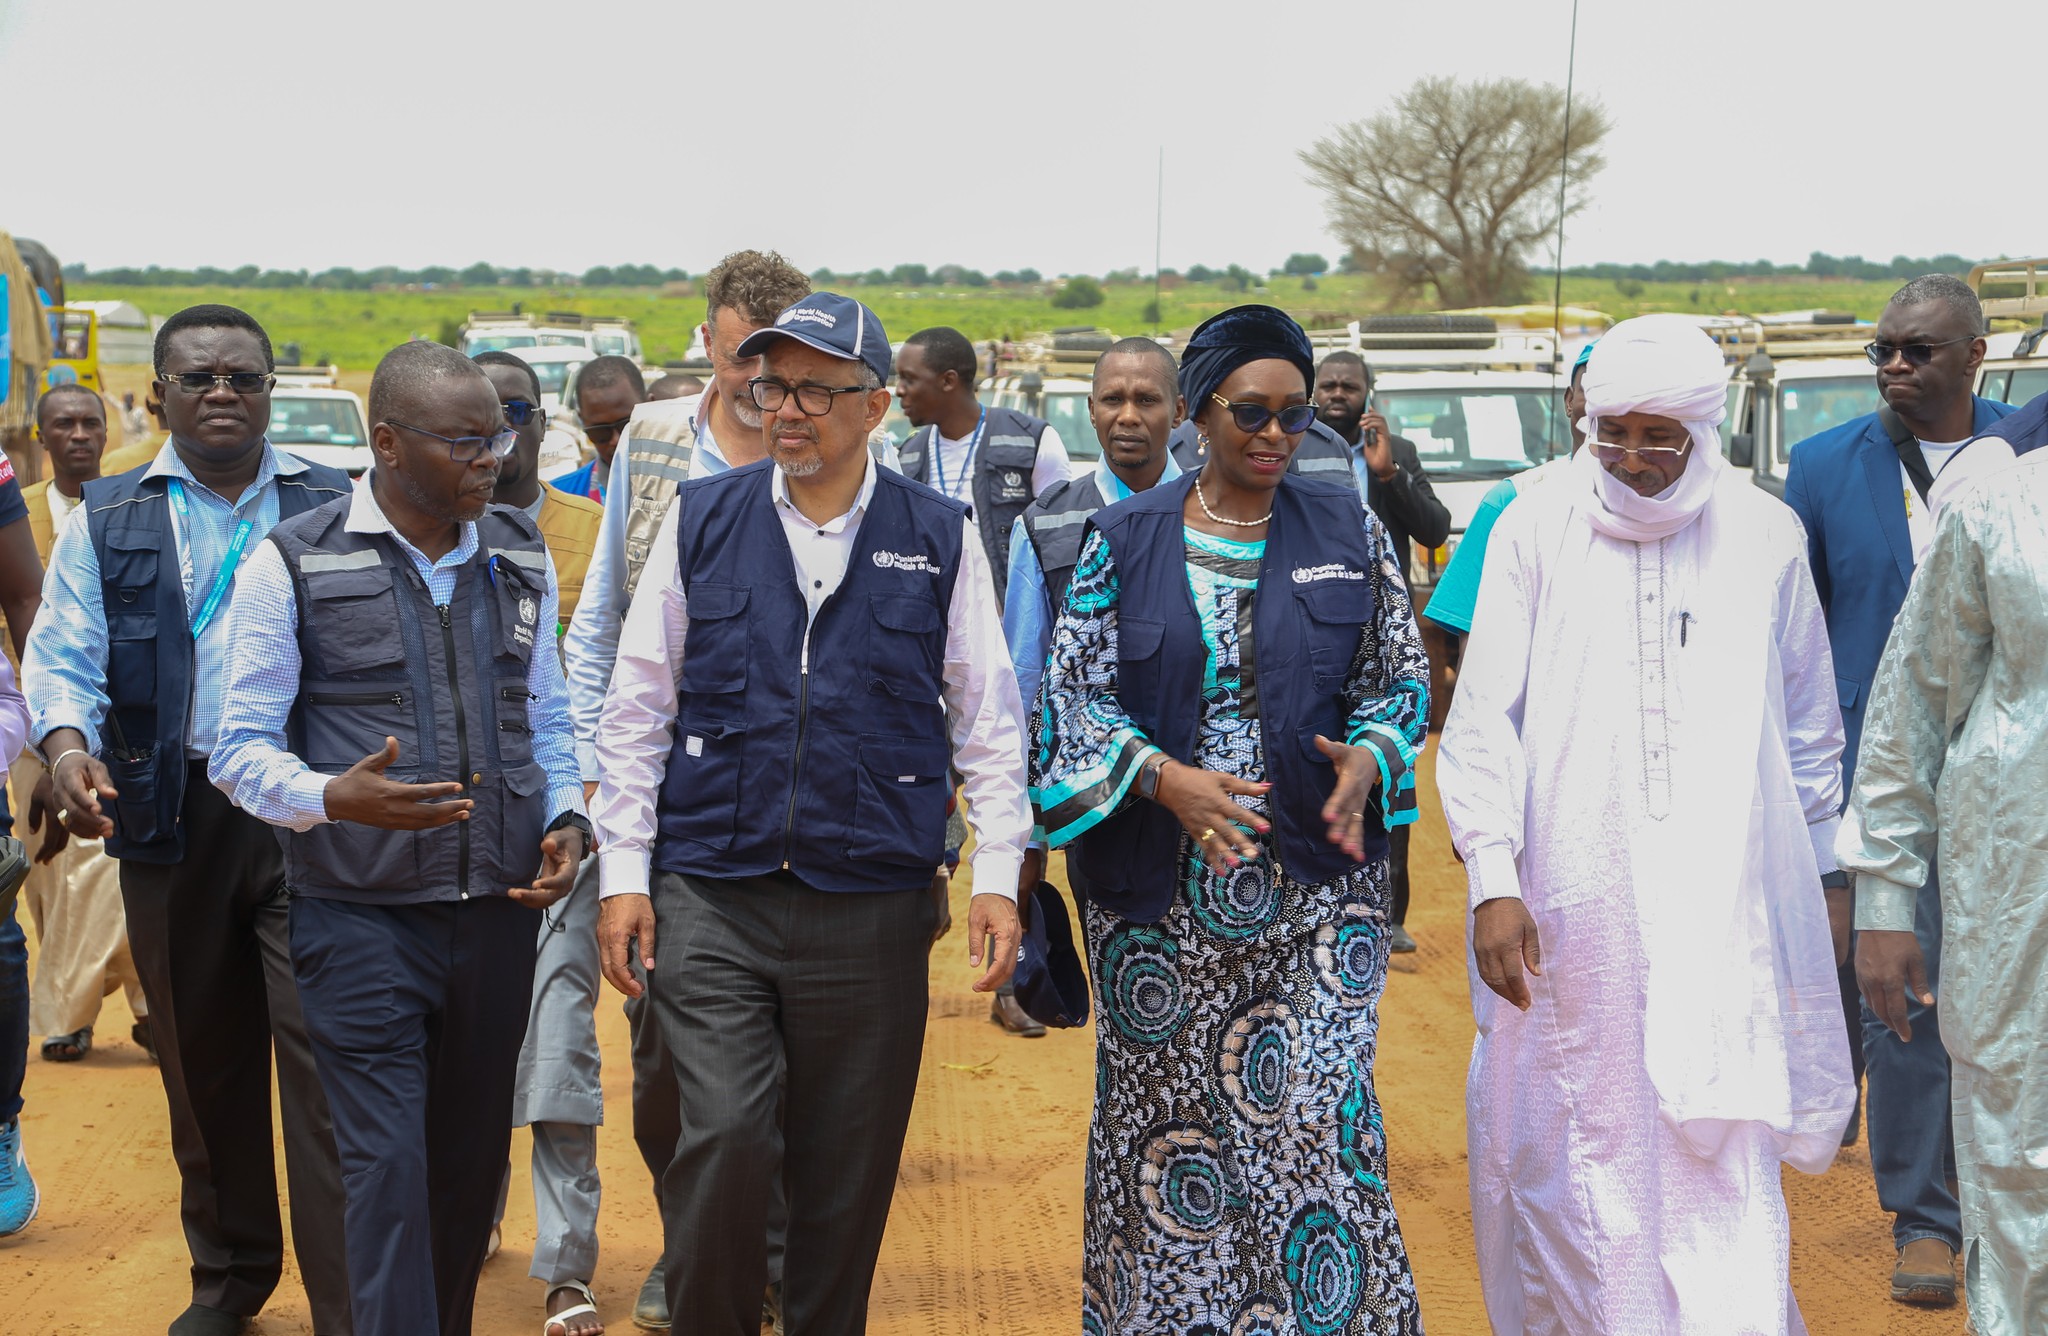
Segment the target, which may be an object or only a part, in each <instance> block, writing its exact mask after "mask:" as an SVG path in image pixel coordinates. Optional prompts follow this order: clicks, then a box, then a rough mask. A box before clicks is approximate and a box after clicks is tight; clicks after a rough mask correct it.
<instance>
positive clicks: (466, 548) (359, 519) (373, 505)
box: [342, 470, 476, 572]
mask: <svg viewBox="0 0 2048 1336" xmlns="http://www.w3.org/2000/svg"><path fill="white" fill-rule="evenodd" d="M374 475H375V470H372V471H371V472H369V473H365V474H364V475H363V476H362V477H360V478H357V479H356V486H355V493H354V494H353V495H352V496H351V497H350V498H349V503H348V519H347V521H345V522H344V523H343V525H342V527H343V528H344V529H346V530H347V531H348V532H349V533H382V534H390V535H391V537H392V538H393V539H395V540H397V543H398V545H399V546H400V547H401V548H404V549H405V554H406V555H407V556H409V557H411V558H412V560H413V564H414V565H415V566H417V567H419V569H420V570H421V571H422V572H426V571H434V570H446V569H449V568H450V567H454V566H460V565H462V564H463V563H464V562H466V561H468V560H469V559H470V558H471V557H473V556H475V555H476V525H475V524H474V523H472V522H471V521H469V520H464V521H463V522H462V538H461V539H460V541H458V542H457V543H456V544H455V546H454V547H453V548H451V549H450V550H449V552H448V554H447V555H446V556H444V557H442V558H441V559H440V560H439V561H430V560H428V559H427V554H426V553H424V552H422V551H420V550H419V549H418V548H416V547H414V546H413V545H412V544H411V543H409V542H407V541H406V537H405V535H404V534H402V533H400V532H399V531H398V530H397V529H395V528H393V527H392V524H391V518H390V516H388V515H386V514H385V513H384V507H382V506H380V505H378V504H377V494H376V493H375V492H373V491H372V490H370V479H371V477H373V476H374Z"/></svg>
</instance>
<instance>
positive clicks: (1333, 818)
mask: <svg viewBox="0 0 2048 1336" xmlns="http://www.w3.org/2000/svg"><path fill="white" fill-rule="evenodd" d="M1316 750H1317V751H1319V752H1321V753H1322V754H1323V755H1325V756H1327V757H1329V758H1330V760H1331V762H1332V763H1333V764H1335V765H1336V767H1337V784H1336V787H1335V788H1333V789H1331V790H1330V800H1329V801H1328V802H1326V803H1324V804H1323V824H1324V826H1326V827H1328V829H1329V839H1330V843H1332V844H1334V845H1337V846H1339V847H1340V848H1342V849H1343V850H1344V852H1345V853H1347V854H1350V855H1351V856H1352V857H1353V858H1355V859H1357V860H1358V861H1359V862H1361V863H1363V862H1364V861H1365V800H1366V799H1367V798H1369V797H1371V796H1372V791H1373V789H1374V787H1375V786H1377V785H1378V784H1379V782H1380V763H1379V762H1378V761H1376V760H1374V759H1373V756H1372V752H1371V751H1370V750H1369V749H1367V748H1365V747H1347V746H1345V745H1344V744H1343V743H1341V742H1332V741H1330V740H1329V739H1328V738H1326V737H1324V736H1323V735H1322V734H1320V733H1318V734H1316Z"/></svg>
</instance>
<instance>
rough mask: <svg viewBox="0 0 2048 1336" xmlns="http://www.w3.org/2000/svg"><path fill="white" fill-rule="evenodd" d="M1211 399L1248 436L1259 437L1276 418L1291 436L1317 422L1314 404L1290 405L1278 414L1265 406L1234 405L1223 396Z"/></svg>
mask: <svg viewBox="0 0 2048 1336" xmlns="http://www.w3.org/2000/svg"><path fill="white" fill-rule="evenodd" d="M1209 397H1210V398H1211V399H1213V400H1215V401H1216V402H1217V403H1219V404H1222V405H1223V407H1224V408H1225V409H1227V410H1229V413H1230V420H1231V421H1232V422H1235V423H1236V424H1237V429H1238V430H1239V431H1241V432H1243V433H1244V434H1245V435H1247V436H1256V435H1258V434H1259V433H1260V432H1262V431H1264V430H1265V429H1266V424H1267V423H1268V422H1271V421H1272V420H1273V419H1274V418H1279V419H1280V430H1282V431H1284V432H1286V433H1287V434H1288V435H1289V436H1299V435H1301V434H1302V433H1303V432H1305V431H1307V430H1308V427H1309V424H1310V423H1311V422H1314V421H1315V420H1316V406H1315V405H1314V404H1313V403H1306V404H1289V405H1287V407H1285V408H1283V409H1281V410H1280V411H1279V412H1277V413H1276V412H1274V411H1273V410H1272V409H1270V408H1268V407H1266V406H1265V405H1264V404H1234V403H1232V402H1230V400H1228V399H1226V398H1224V397H1223V396H1222V395H1220V394H1214V393H1212V394H1210V396H1209Z"/></svg>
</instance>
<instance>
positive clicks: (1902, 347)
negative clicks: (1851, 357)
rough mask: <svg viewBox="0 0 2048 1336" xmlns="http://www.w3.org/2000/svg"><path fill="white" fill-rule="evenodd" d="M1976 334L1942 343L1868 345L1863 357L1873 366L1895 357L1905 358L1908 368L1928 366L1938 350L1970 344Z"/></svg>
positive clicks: (1880, 364) (1944, 340) (1865, 345)
mask: <svg viewBox="0 0 2048 1336" xmlns="http://www.w3.org/2000/svg"><path fill="white" fill-rule="evenodd" d="M1976 337H1977V336H1976V335H1975V334H1969V335H1965V336H1964V337H1962V338H1960V339H1943V340H1942V341H1941V342H1940V343H1866V344H1864V345H1863V355H1864V356H1865V357H1867V358H1869V359H1870V364H1871V365H1872V366H1884V365H1885V364H1886V363H1888V362H1890V361H1891V360H1892V357H1893V356H1894V355H1898V356H1903V357H1904V358H1905V359H1906V365H1907V366H1926V365H1927V364H1928V363H1929V362H1932V361H1933V360H1934V350H1935V349H1936V348H1949V347H1953V346H1954V345H1956V344H1958V343H1969V342H1970V341H1971V340H1973V339H1975V338H1976Z"/></svg>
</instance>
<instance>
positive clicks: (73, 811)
mask: <svg viewBox="0 0 2048 1336" xmlns="http://www.w3.org/2000/svg"><path fill="white" fill-rule="evenodd" d="M50 781H51V788H52V789H54V790H55V793H56V799H57V811H58V813H59V815H60V817H61V818H62V820H63V822H64V824H65V825H66V826H69V827H70V829H71V833H72V834H73V835H76V836H78V838H80V839H82V840H103V839H105V838H106V837H107V836H109V835H111V834H113V833H114V819H113V818H112V817H110V816H108V815H107V814H106V813H105V812H104V811H102V810H101V809H100V799H101V798H102V797H107V798H118V797H120V796H121V795H120V794H119V793H118V792H116V791H115V789H114V777H113V776H112V775H110V774H108V773H107V768H106V766H104V765H102V764H100V758H99V757H97V756H88V755H86V754H85V753H84V752H71V753H69V754H68V755H66V756H65V757H64V759H63V761H62V762H60V763H59V764H58V766H57V769H56V772H55V773H54V774H52V775H51V777H50ZM37 787H38V788H39V789H40V788H41V786H40V785H38V786H37ZM46 847H47V846H46ZM37 857H38V860H39V861H40V858H41V854H40V852H39V853H38V855H37Z"/></svg>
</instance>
